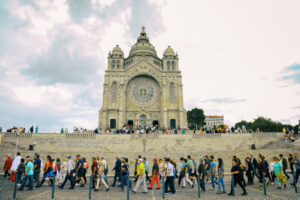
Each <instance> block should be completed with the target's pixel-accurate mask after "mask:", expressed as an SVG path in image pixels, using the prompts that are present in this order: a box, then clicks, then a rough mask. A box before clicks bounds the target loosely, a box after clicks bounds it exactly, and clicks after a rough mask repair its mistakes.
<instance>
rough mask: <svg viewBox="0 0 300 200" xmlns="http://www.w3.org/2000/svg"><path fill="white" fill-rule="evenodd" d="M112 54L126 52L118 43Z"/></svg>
mask: <svg viewBox="0 0 300 200" xmlns="http://www.w3.org/2000/svg"><path fill="white" fill-rule="evenodd" d="M112 54H113V55H123V54H124V53H123V51H122V49H121V48H120V47H119V45H118V44H117V45H116V46H115V48H114V49H113V51H112Z"/></svg>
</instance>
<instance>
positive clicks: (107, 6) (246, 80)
mask: <svg viewBox="0 0 300 200" xmlns="http://www.w3.org/2000/svg"><path fill="white" fill-rule="evenodd" d="M299 8H300V1H299V0H288V1H283V0H243V1H241V0H209V1H207V0H194V1H193V0H188V1H186V0H182V1H177V0H169V1H167V0H148V1H147V0H135V1H134V0H133V1H130V0H81V1H80V0H66V1H64V0H51V1H50V0H48V1H37V0H36V1H31V0H19V1H17V0H1V1H0V80H1V82H0V126H2V127H3V128H4V129H7V128H9V127H11V126H13V125H16V126H25V127H26V128H28V127H29V126H30V125H39V127H40V130H41V131H43V132H49V131H51V132H55V131H56V132H58V131H59V129H60V128H61V127H67V128H68V129H72V127H73V126H81V127H85V128H88V129H93V128H95V127H96V126H97V121H98V111H99V109H100V108H101V105H102V84H103V78H104V70H105V69H106V65H107V55H108V52H109V51H110V50H112V48H113V47H114V46H115V45H116V44H119V45H120V47H121V48H122V49H123V51H124V52H125V56H127V55H128V53H129V51H130V48H131V46H132V45H133V44H134V43H135V42H136V39H137V37H138V35H139V33H140V30H141V26H143V25H144V26H145V27H146V32H147V34H148V36H149V38H150V42H151V43H152V44H153V45H154V46H155V48H156V50H157V53H158V56H160V57H161V56H162V53H163V51H164V50H165V49H166V48H167V46H168V45H171V47H172V48H173V49H174V50H175V51H176V52H178V55H179V65H180V66H179V67H180V69H181V71H182V76H183V85H184V87H183V92H184V105H185V108H186V109H187V110H189V109H191V108H193V107H199V108H203V109H204V111H205V114H207V115H211V114H218V115H224V117H225V123H227V124H229V125H233V124H234V123H235V122H237V121H240V120H253V119H254V118H256V117H258V116H265V117H269V118H272V119H273V120H276V121H281V122H283V123H291V124H294V125H295V124H296V123H298V120H299V119H300V26H299V20H300V12H299Z"/></svg>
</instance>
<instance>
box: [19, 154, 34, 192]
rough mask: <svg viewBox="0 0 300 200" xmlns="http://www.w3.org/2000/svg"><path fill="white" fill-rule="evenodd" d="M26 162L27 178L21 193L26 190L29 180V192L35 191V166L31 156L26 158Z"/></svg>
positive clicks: (24, 180) (23, 182)
mask: <svg viewBox="0 0 300 200" xmlns="http://www.w3.org/2000/svg"><path fill="white" fill-rule="evenodd" d="M26 161H27V164H26V168H25V177H24V179H23V181H22V185H21V188H20V191H22V190H23V189H24V187H25V185H26V182H27V180H29V189H28V190H33V167H34V165H33V163H32V161H31V160H30V157H29V156H27V157H26Z"/></svg>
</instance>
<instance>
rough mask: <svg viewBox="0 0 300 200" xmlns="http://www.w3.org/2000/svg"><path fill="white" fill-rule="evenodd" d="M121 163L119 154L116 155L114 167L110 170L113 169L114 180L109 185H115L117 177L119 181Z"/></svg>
mask: <svg viewBox="0 0 300 200" xmlns="http://www.w3.org/2000/svg"><path fill="white" fill-rule="evenodd" d="M121 165H122V162H121V160H120V158H119V156H116V163H115V167H114V168H113V169H112V171H115V176H114V182H113V184H112V185H111V186H112V187H115V185H116V181H117V178H119V182H121Z"/></svg>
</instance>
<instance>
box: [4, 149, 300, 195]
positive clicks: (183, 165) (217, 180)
mask: <svg viewBox="0 0 300 200" xmlns="http://www.w3.org/2000/svg"><path fill="white" fill-rule="evenodd" d="M115 159H116V161H115V166H114V168H113V169H112V172H114V178H113V182H112V184H111V185H109V182H108V177H107V176H108V173H109V168H108V163H107V161H106V160H105V158H104V157H99V156H96V157H92V158H91V160H90V161H88V160H86V159H85V158H82V157H81V156H80V155H77V156H76V158H75V160H73V159H72V157H71V156H67V157H66V158H63V159H62V162H61V159H60V158H56V159H53V158H52V157H51V156H50V155H48V156H47V158H46V160H45V162H44V163H43V161H42V160H41V158H40V156H39V155H38V154H37V153H36V154H35V155H34V157H33V158H31V157H29V156H26V157H25V159H24V158H22V157H21V154H20V153H17V155H16V156H15V157H14V158H12V157H11V156H10V155H8V157H7V160H6V162H5V165H4V172H5V173H4V177H7V176H8V177H9V179H10V180H11V181H17V183H18V184H19V186H20V188H19V190H23V189H24V187H26V186H27V187H29V190H33V185H34V181H35V182H36V187H42V186H43V184H44V183H45V182H48V185H50V186H51V185H52V184H53V181H54V182H55V183H56V184H57V185H59V186H58V187H59V188H61V189H63V188H64V186H65V185H66V183H67V182H68V181H69V182H70V187H69V189H74V188H75V186H80V187H84V186H85V184H86V183H87V182H88V181H87V174H91V176H92V188H93V189H94V191H98V190H99V187H100V186H101V185H103V186H104V187H105V190H106V191H109V189H110V187H115V186H116V185H117V182H120V185H119V186H120V189H121V191H123V190H124V187H125V186H126V185H128V186H129V187H130V188H131V189H132V190H131V192H132V193H136V192H138V189H139V187H140V186H141V185H142V186H143V193H147V192H148V190H151V189H153V187H154V184H156V189H158V190H159V189H161V188H162V181H164V184H165V187H164V189H165V191H164V192H165V194H175V193H176V180H177V185H178V187H182V188H185V187H186V186H187V184H188V185H190V187H192V188H193V187H194V186H195V185H196V184H197V183H199V185H200V188H201V190H202V191H203V192H204V191H206V190H207V188H206V185H207V184H208V182H210V183H209V184H211V189H215V188H216V187H218V191H216V193H217V194H225V193H227V190H226V187H225V184H224V175H225V168H224V162H223V159H222V158H218V159H215V158H214V156H213V155H211V156H207V155H206V156H204V157H203V158H200V159H199V161H196V160H195V158H193V157H191V156H189V155H188V156H187V157H186V158H184V157H181V158H180V163H178V164H177V163H176V161H175V160H174V159H170V158H164V159H157V158H153V166H152V170H151V171H150V166H149V162H148V160H147V158H146V157H142V156H140V155H139V156H138V157H137V158H136V160H135V165H134V169H135V170H134V171H135V172H134V174H133V179H132V180H130V176H129V175H130V172H129V171H130V170H129V169H130V166H129V161H128V158H120V157H119V156H116V158H115ZM89 163H90V164H91V165H89ZM231 167H232V168H231V171H230V172H231V174H232V175H233V176H232V178H233V179H234V185H233V184H232V185H231V189H230V192H229V193H228V195H232V194H233V187H235V186H236V184H238V185H239V186H240V187H241V188H242V190H243V193H242V195H247V191H246V188H247V185H253V184H256V183H255V180H256V179H257V182H258V184H260V185H261V186H262V184H263V181H264V180H265V181H266V184H267V185H269V184H277V188H278V189H284V188H286V185H287V180H288V179H290V178H294V180H293V182H292V183H291V184H294V183H296V184H297V182H298V178H299V175H300V157H299V156H298V154H296V153H295V154H289V155H288V159H286V158H285V157H284V156H283V155H282V154H280V155H279V156H274V157H272V160H271V161H267V160H266V159H265V157H264V156H263V155H261V154H259V155H258V156H257V157H254V156H253V155H252V154H251V155H249V157H246V158H245V159H244V161H243V160H242V159H241V158H238V157H236V156H233V158H232V166H231ZM288 168H290V174H288V173H287V169H288ZM89 170H90V171H91V172H90V173H89ZM244 174H246V177H247V181H246V180H245V178H244ZM291 174H293V175H294V176H291ZM41 175H42V176H41ZM40 179H41V181H40ZM275 181H276V182H275ZM132 182H135V183H136V184H135V186H134V187H133V186H132V185H133V184H132ZM147 183H148V184H149V186H147Z"/></svg>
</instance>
